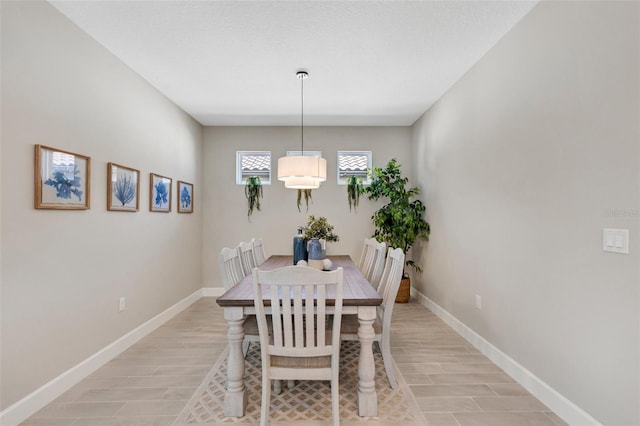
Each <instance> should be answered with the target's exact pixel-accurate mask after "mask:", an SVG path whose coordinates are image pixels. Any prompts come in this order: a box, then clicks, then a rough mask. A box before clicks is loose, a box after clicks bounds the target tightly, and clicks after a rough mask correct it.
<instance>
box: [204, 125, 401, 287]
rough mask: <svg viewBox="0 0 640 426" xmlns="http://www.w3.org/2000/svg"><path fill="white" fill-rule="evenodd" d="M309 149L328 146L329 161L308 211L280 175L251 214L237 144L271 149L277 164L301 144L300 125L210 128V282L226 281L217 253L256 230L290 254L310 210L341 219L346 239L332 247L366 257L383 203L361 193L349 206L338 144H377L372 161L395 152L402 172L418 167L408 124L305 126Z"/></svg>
mask: <svg viewBox="0 0 640 426" xmlns="http://www.w3.org/2000/svg"><path fill="white" fill-rule="evenodd" d="M304 135H305V136H304V141H305V150H307V149H308V150H321V151H322V155H323V157H324V158H326V160H327V175H328V176H327V181H326V182H325V183H323V184H322V186H321V187H320V188H319V189H317V190H313V192H312V195H313V204H310V205H309V211H308V212H306V211H305V207H304V204H303V207H302V212H298V209H297V207H296V195H297V191H296V190H293V189H285V188H284V184H283V183H282V182H280V181H278V180H277V178H276V177H275V176H274V178H273V183H272V185H265V186H264V188H263V189H264V199H263V200H262V201H261V204H262V210H261V211H259V212H254V213H253V215H252V216H251V221H249V220H248V219H247V200H246V197H245V195H244V186H240V185H236V184H235V162H236V151H237V150H260V151H262V150H267V151H271V153H272V169H273V170H274V171H275V170H276V168H277V167H276V165H277V160H278V158H279V157H281V156H283V155H286V152H287V150H291V151H293V150H299V149H300V127H207V128H205V130H204V148H203V149H204V157H203V180H204V185H205V186H206V187H207V188H208V190H207V193H206V194H204V195H203V209H204V210H203V213H204V219H203V220H204V224H203V238H204V244H203V264H204V273H203V275H204V283H205V284H204V285H205V286H206V287H222V281H221V278H220V271H219V268H218V254H219V252H220V249H221V248H222V247H225V246H228V247H235V246H237V245H238V243H239V242H240V241H241V240H242V241H248V240H250V239H251V237H254V236H255V237H262V238H263V239H264V243H265V250H266V252H267V255H271V254H291V252H292V244H293V243H292V238H293V236H294V234H295V233H296V230H297V228H298V226H301V225H304V224H305V223H306V221H307V217H308V216H309V215H310V214H313V215H316V216H325V217H327V219H328V220H329V223H331V224H333V225H334V226H335V232H336V233H337V234H338V235H339V236H340V241H339V242H337V243H330V244H329V245H328V248H327V251H328V253H329V254H332V253H333V254H349V255H351V257H352V258H353V259H355V260H356V261H358V260H359V256H360V252H361V250H362V242H363V240H364V238H368V237H370V236H371V235H372V234H373V229H374V228H373V225H372V224H371V219H370V218H371V215H372V214H373V212H374V211H375V210H376V209H377V208H379V206H381V205H382V204H381V202H377V203H374V202H372V201H369V200H368V199H366V198H361V199H360V206H359V207H358V209H357V210H356V211H351V212H350V211H349V205H348V203H347V189H346V186H343V185H341V186H338V185H337V183H336V181H337V179H336V161H337V160H336V155H337V151H338V150H371V151H373V165H374V166H376V167H382V166H384V165H385V164H386V163H387V162H388V161H389V160H390V159H391V158H394V157H396V158H397V159H398V161H399V162H400V164H401V165H402V170H403V172H404V173H405V174H406V175H407V176H409V175H410V174H411V165H410V163H411V161H410V157H409V149H410V144H411V129H410V128H408V127H305V128H304Z"/></svg>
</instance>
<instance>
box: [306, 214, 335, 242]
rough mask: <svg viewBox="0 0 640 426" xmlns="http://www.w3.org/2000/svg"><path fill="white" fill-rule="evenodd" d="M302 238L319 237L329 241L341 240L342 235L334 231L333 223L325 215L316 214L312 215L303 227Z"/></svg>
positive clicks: (307, 239) (309, 239) (308, 239)
mask: <svg viewBox="0 0 640 426" xmlns="http://www.w3.org/2000/svg"><path fill="white" fill-rule="evenodd" d="M302 238H303V239H304V240H305V241H311V239H312V238H317V239H319V240H321V241H325V242H329V243H334V242H338V241H340V237H339V236H338V234H336V233H334V232H333V225H331V224H330V223H329V221H328V220H327V218H326V217H324V216H320V217H315V216H314V215H310V216H309V219H308V220H307V224H306V225H304V226H303V227H302ZM323 248H324V247H323Z"/></svg>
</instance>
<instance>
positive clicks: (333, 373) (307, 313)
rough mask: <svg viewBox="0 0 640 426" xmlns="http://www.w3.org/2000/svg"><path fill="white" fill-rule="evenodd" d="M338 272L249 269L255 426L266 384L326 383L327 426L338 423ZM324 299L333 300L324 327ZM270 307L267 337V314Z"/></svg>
mask: <svg viewBox="0 0 640 426" xmlns="http://www.w3.org/2000/svg"><path fill="white" fill-rule="evenodd" d="M342 286H343V271H342V268H338V269H337V270H335V271H330V272H323V271H319V270H317V269H314V268H310V267H306V266H289V267H285V268H280V269H275V270H272V271H261V270H259V269H257V268H256V269H254V270H253V295H254V303H255V308H256V318H257V320H258V329H259V330H260V348H261V356H262V407H261V411H260V424H261V425H266V424H267V423H268V418H269V406H270V405H271V386H270V380H272V379H280V380H292V379H299V380H330V381H331V412H332V423H333V425H339V424H340V407H339V390H338V387H339V384H338V374H339V364H340V363H339V361H340V325H341V317H342ZM327 299H334V300H335V303H334V314H333V317H334V319H335V320H334V321H333V323H332V324H333V325H332V327H331V328H329V324H330V323H331V321H330V315H329V314H328V313H327V303H326V300H327ZM266 306H267V307H268V306H270V307H271V318H272V322H273V333H272V335H269V330H268V327H267V312H266V309H265V307H266Z"/></svg>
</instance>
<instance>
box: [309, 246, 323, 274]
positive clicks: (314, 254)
mask: <svg viewBox="0 0 640 426" xmlns="http://www.w3.org/2000/svg"><path fill="white" fill-rule="evenodd" d="M308 251H309V266H311V267H312V268H316V269H320V270H322V269H323V267H324V265H323V263H322V260H323V259H324V252H323V250H322V244H320V240H319V239H317V238H312V239H311V240H310V241H309V247H308Z"/></svg>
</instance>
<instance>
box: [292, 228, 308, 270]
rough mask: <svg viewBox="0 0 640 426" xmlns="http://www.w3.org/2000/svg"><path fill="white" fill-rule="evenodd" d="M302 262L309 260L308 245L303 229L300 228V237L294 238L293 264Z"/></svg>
mask: <svg viewBox="0 0 640 426" xmlns="http://www.w3.org/2000/svg"><path fill="white" fill-rule="evenodd" d="M301 260H305V261H306V260H307V245H306V244H305V242H304V239H303V238H302V228H298V235H296V236H295V237H293V264H294V265H297V264H298V262H299V261H301Z"/></svg>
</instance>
